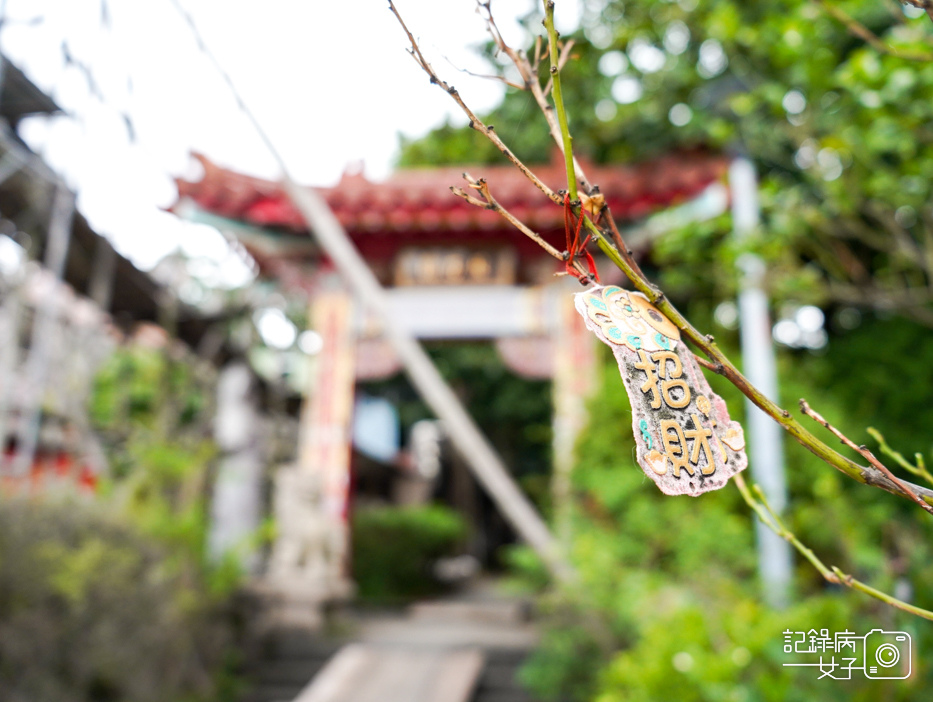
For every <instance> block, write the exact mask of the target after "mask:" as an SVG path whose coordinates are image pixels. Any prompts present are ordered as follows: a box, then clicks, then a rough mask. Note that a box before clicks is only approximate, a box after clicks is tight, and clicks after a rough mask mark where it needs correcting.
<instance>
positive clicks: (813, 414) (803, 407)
mask: <svg viewBox="0 0 933 702" xmlns="http://www.w3.org/2000/svg"><path fill="white" fill-rule="evenodd" d="M800 411H801V412H803V413H804V414H805V415H807V416H808V417H809V418H810V419H812V420H814V421H816V422H818V423H820V424H822V425H823V426H824V427H826V428H827V429H828V430H829V431H830V432H832V434H833V436H835V437H836V438H837V439H839V440H840V441H841V442H842V443H844V444H845V445H846V446H848V447H849V448H850V449H852V450H854V451H858V452H859V453H860V454H862V456H864V457H865V458H866V459H867V460H868V462H869V463H871V464H872V466H874V467H875V468H876V469H877V470H880V471H881V472H882V473H884V474H885V475H886V476H887V477H888V479H889V480H890V481H891V482H893V483H894V484H895V485H897V486H898V487H900V488H901V490H903V491H904V493H905V494H907V495H908V496H909V497H910V499H912V500H913V501H914V502H916V503H917V504H918V505H920V506H921V507H922V508H923V509H925V510H926V511H927V512H929V513H930V514H933V506H930V505H928V504H927V503H926V502H924V501H923V500H921V499H920V497H919V496H918V495H917V494H916V493H915V492H914V491H913V490H911V489H910V488H909V487H908V486H907V485H906V484H905V483H904V482H903V481H902V480H901V479H900V478H898V477H897V476H896V475H894V473H892V472H891V471H890V470H888V468H887V466H885V465H884V464H883V463H882V462H881V461H879V460H878V459H877V458H875V454H873V453H872V452H871V451H869V450H868V447H866V446H858V445H857V444H856V443H855V442H854V441H852V440H851V439H850V438H849V437H847V436H846V435H845V434H843V433H842V432H841V431H839V430H838V429H836V427H834V426H833V425H832V424H830V423H829V422H827V421H826V420H825V419H823V416H822V415H821V414H820V413H819V412H817V411H815V410H813V409H811V408H810V405H809V404H807V401H806V400H804V399H801V400H800Z"/></svg>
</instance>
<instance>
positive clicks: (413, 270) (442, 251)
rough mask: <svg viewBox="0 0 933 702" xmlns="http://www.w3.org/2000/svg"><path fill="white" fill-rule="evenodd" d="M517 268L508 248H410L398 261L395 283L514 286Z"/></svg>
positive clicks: (400, 284) (396, 262) (404, 251)
mask: <svg viewBox="0 0 933 702" xmlns="http://www.w3.org/2000/svg"><path fill="white" fill-rule="evenodd" d="M516 266H517V260H516V256H515V253H514V251H511V250H510V249H506V248H495V249H473V248H467V247H459V246H458V247H450V246H428V247H408V248H405V249H402V251H401V252H399V255H398V257H397V258H396V260H395V284H396V285H399V286H406V285H514V284H515V271H516Z"/></svg>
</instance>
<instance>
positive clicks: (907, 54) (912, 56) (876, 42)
mask: <svg viewBox="0 0 933 702" xmlns="http://www.w3.org/2000/svg"><path fill="white" fill-rule="evenodd" d="M905 1H906V2H910V0H905ZM814 2H815V3H816V4H817V5H819V6H820V7H822V8H823V10H824V11H825V12H826V13H827V14H829V15H832V16H833V18H835V19H836V20H838V21H839V22H841V23H842V24H844V25H845V27H846V29H848V30H849V32H850V33H851V34H853V35H854V36H857V37H858V38H859V39H862V40H864V41H865V43H866V44H868V45H869V46H871V47H872V48H873V49H875V50H876V51H880V52H881V53H883V54H890V55H891V56H897V57H898V58H902V59H906V60H908V61H933V54H931V53H927V52H916V51H902V50H900V49H897V48H895V47H893V46H889V45H888V44H886V43H885V42H884V41H883V40H882V39H881V37H879V36H878V35H877V34H875V33H874V32H873V31H871V30H870V29H869V28H868V27H866V26H865V25H864V24H862V23H861V22H859V21H858V20H857V19H855V18H854V17H853V16H852V15H850V14H849V13H847V12H846V11H845V10H843V9H841V8H839V7H837V6H836V5H834V4H832V3H829V2H826V0H814ZM911 4H914V3H911ZM924 9H926V8H924ZM927 11H928V12H929V10H927Z"/></svg>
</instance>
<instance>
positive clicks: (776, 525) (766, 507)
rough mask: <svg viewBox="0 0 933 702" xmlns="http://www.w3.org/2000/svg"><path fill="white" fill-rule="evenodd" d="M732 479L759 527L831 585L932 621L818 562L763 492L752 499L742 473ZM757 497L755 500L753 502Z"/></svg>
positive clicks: (926, 614)
mask: <svg viewBox="0 0 933 702" xmlns="http://www.w3.org/2000/svg"><path fill="white" fill-rule="evenodd" d="M732 479H733V480H734V481H735V484H736V485H737V486H738V488H739V492H740V493H741V494H742V499H743V500H745V504H747V505H748V506H749V507H751V508H752V510H753V511H754V512H755V514H757V515H758V518H759V519H760V520H761V523H762V524H764V525H765V526H766V527H768V528H769V529H770V530H771V531H773V532H774V533H775V534H777V535H778V536H780V537H781V538H782V539H784V540H785V541H787V542H788V543H789V544H790V545H791V546H793V547H794V548H795V549H797V551H798V552H799V553H800V555H802V556H803V557H804V558H806V559H807V560H808V561H810V563H811V564H812V565H813V567H814V568H816V569H817V571H819V573H820V575H822V576H823V578H824V579H825V580H826V581H827V582H830V583H833V584H834V585H845V586H846V587H850V588H852V589H853V590H858V591H859V592H863V593H865V594H866V595H869V596H871V597H874V598H875V599H877V600H881V601H882V602H884V603H885V604H888V605H891V606H892V607H896V608H897V609H900V610H903V611H905V612H909V613H910V614H915V615H916V616H918V617H922V618H924V619H929V620H931V621H933V612H931V611H930V610H928V609H923V608H921V607H917V606H915V605H912V604H910V603H908V602H904V601H903V600H899V599H897V598H896V597H892V596H891V595H889V594H887V593H886V592H882V591H881V590H876V589H875V588H873V587H871V586H870V585H866V584H865V583H863V582H862V581H861V580H856V579H855V578H854V577H853V576H851V575H849V574H847V573H844V572H842V570H840V569H839V568H837V567H836V566H827V565H826V564H825V563H823V561H821V560H820V558H819V556H817V555H816V554H815V553H814V552H813V550H812V549H810V548H809V547H807V546H806V545H804V544H803V542H801V541H800V539H798V538H797V536H796V535H795V534H794V533H793V532H792V531H791V530H790V529H788V528H787V526H786V525H785V524H784V522H783V521H782V520H781V518H780V516H778V514H777V512H776V511H775V510H774V509H772V508H771V505H770V504H769V503H768V499H767V498H766V497H765V494H764V492H763V491H762V489H761V488H760V487H758V485H752V489H753V490H754V492H755V496H753V495H752V493H751V491H749V489H748V486H747V485H746V484H745V479H744V478H743V477H742V474H741V473H736V474H735V475H734V476H732ZM756 496H757V499H756Z"/></svg>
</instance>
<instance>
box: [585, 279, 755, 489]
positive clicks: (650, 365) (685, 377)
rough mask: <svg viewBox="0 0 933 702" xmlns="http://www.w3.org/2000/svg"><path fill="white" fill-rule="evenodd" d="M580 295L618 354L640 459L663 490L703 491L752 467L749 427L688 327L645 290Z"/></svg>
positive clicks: (592, 325) (594, 326)
mask: <svg viewBox="0 0 933 702" xmlns="http://www.w3.org/2000/svg"><path fill="white" fill-rule="evenodd" d="M574 297H575V300H574V304H575V305H576V308H577V311H578V312H579V313H580V314H581V315H582V316H583V319H584V320H585V321H586V326H587V328H588V329H589V330H590V331H592V332H593V333H594V334H596V336H597V337H599V338H600V339H601V340H602V341H603V342H604V343H606V344H608V345H609V347H610V348H611V349H612V352H613V354H614V355H615V357H616V361H617V362H618V364H619V370H620V371H621V373H622V380H623V382H624V383H625V389H626V391H627V392H628V396H629V403H630V404H631V406H632V428H633V429H634V432H635V444H636V446H637V457H638V464H639V465H640V466H641V469H642V470H643V471H644V472H645V474H646V475H647V476H648V477H650V478H651V479H652V480H654V482H655V483H657V485H658V487H659V488H660V489H661V491H662V492H664V493H666V494H668V495H693V496H697V495H701V494H702V493H704V492H708V491H710V490H717V489H718V488H721V487H722V486H723V485H725V484H726V481H728V479H729V478H730V476H733V475H735V474H736V473H738V472H739V471H741V470H744V469H745V467H746V466H747V465H748V457H747V456H746V455H745V436H744V434H743V432H742V426H741V425H740V424H739V423H738V422H734V421H731V420H730V419H729V413H728V410H727V409H726V403H725V401H724V400H723V399H722V398H721V397H719V396H718V395H716V394H714V393H713V391H712V390H710V387H709V383H707V382H706V378H704V377H703V373H702V372H701V371H700V368H699V366H698V365H697V362H696V359H695V358H694V357H693V354H692V353H691V352H690V350H689V349H688V348H687V347H686V346H685V345H684V344H683V343H682V342H681V341H680V330H679V329H678V328H677V327H676V326H675V325H674V324H673V323H672V322H671V321H670V320H669V319H668V318H667V317H665V316H664V315H663V314H661V312H660V311H659V310H658V309H657V308H656V307H655V306H654V305H652V304H651V303H650V302H648V299H647V298H646V297H645V296H644V295H642V294H641V293H637V292H629V291H627V290H623V289H622V288H619V287H616V286H614V285H610V286H606V287H600V286H595V287H592V288H590V289H589V290H587V291H586V292H582V293H577V294H576V295H575V296H574Z"/></svg>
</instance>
